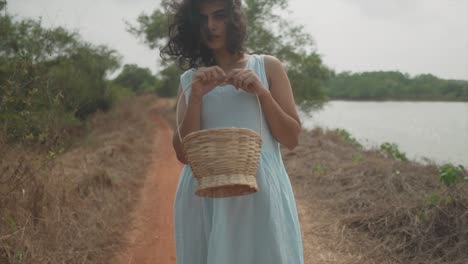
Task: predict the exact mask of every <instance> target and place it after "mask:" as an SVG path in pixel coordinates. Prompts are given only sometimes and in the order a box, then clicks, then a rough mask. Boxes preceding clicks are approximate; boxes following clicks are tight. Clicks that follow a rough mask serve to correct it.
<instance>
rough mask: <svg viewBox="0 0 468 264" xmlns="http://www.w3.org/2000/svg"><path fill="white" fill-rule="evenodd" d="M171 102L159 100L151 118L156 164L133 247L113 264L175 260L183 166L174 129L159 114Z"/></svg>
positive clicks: (149, 177) (147, 182)
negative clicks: (176, 198)
mask: <svg viewBox="0 0 468 264" xmlns="http://www.w3.org/2000/svg"><path fill="white" fill-rule="evenodd" d="M170 106H171V101H167V100H158V101H157V103H156V104H155V106H154V110H152V111H150V118H152V120H154V122H155V123H156V125H157V131H158V133H156V139H155V140H154V149H155V150H156V151H155V155H154V162H153V165H152V166H150V167H149V171H148V172H147V175H146V180H145V183H144V187H143V189H142V190H141V193H140V195H141V198H140V199H139V201H140V202H139V204H138V205H137V207H136V209H135V214H134V216H133V219H134V220H133V223H134V224H133V229H132V230H131V232H130V233H129V240H130V241H131V246H130V247H129V248H128V249H127V250H126V251H125V252H123V253H121V254H119V255H118V256H117V257H116V258H117V260H115V261H111V262H110V263H120V264H130V263H136V264H145V263H151V264H159V263H161V264H171V263H176V261H175V243H174V234H173V233H174V232H173V229H174V224H173V207H172V206H173V202H174V196H175V191H176V188H177V181H178V176H179V173H180V171H181V169H182V164H181V163H180V162H179V161H178V160H177V159H176V155H175V153H174V150H173V149H172V144H170V142H172V129H171V127H170V126H169V124H168V123H167V121H166V120H165V119H164V118H163V117H161V116H160V115H159V114H158V113H159V112H160V110H163V109H164V108H167V107H170Z"/></svg>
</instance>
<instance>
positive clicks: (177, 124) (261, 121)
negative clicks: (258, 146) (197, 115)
mask: <svg viewBox="0 0 468 264" xmlns="http://www.w3.org/2000/svg"><path fill="white" fill-rule="evenodd" d="M198 81H199V80H195V81H192V82H191V83H190V84H189V85H188V86H187V88H186V89H182V93H181V94H180V96H179V98H178V99H177V104H176V127H177V135H178V136H179V140H180V142H181V143H182V136H181V135H180V125H179V104H180V99H181V98H182V96H183V95H184V93H185V91H186V90H188V89H190V88H192V85H193V84H194V83H196V82H198ZM255 97H256V98H257V103H258V109H259V111H258V112H259V113H260V114H259V116H260V137H261V136H262V134H263V117H262V106H261V104H260V99H259V98H258V95H256V96H255Z"/></svg>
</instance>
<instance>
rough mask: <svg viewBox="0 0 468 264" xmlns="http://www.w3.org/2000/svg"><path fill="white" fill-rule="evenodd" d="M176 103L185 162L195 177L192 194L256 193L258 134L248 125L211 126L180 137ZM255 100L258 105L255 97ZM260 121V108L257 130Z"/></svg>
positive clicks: (219, 196)
mask: <svg viewBox="0 0 468 264" xmlns="http://www.w3.org/2000/svg"><path fill="white" fill-rule="evenodd" d="M193 83H194V82H192V83H191V84H190V87H189V88H191V85H192V84H193ZM187 89H188V88H187ZM184 92H185V90H184ZM182 95H183V93H182V94H181V96H180V97H179V100H178V101H180V98H182ZM179 103H180V102H178V103H177V108H176V125H177V129H178V132H179V140H180V141H181V142H182V148H183V151H184V153H185V156H186V158H187V161H188V164H189V165H190V168H191V169H192V172H193V175H194V176H195V178H196V179H197V190H196V192H195V194H196V195H198V196H205V197H212V198H221V197H230V196H239V195H246V194H251V193H255V192H257V191H258V186H257V180H256V174H257V169H258V164H259V157H260V149H261V145H262V138H261V135H259V134H258V133H257V132H255V131H253V130H251V129H247V128H213V129H203V130H199V131H195V132H192V133H190V134H188V135H186V136H185V137H184V138H183V139H182V138H181V136H180V125H179V121H178V109H179V107H178V106H179ZM257 103H258V104H259V107H260V101H259V100H258V97H257ZM261 122H262V117H261V108H260V131H262V124H261Z"/></svg>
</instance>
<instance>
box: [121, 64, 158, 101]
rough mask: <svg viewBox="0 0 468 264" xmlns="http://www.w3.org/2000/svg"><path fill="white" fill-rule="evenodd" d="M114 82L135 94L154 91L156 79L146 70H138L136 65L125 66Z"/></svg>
mask: <svg viewBox="0 0 468 264" xmlns="http://www.w3.org/2000/svg"><path fill="white" fill-rule="evenodd" d="M114 82H115V83H116V84H117V85H120V86H121V87H127V88H128V89H130V90H131V91H133V93H135V94H142V93H143V92H145V91H154V90H155V88H156V87H155V86H156V78H155V77H154V76H153V74H152V73H151V71H150V70H149V69H148V68H140V67H138V65H136V64H126V65H124V68H123V70H122V72H121V73H120V74H119V75H118V76H117V77H116V78H115V80H114Z"/></svg>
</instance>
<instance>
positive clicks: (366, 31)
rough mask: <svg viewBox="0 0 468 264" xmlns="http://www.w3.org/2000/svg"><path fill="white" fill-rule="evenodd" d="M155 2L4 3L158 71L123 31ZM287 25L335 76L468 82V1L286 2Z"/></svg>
mask: <svg viewBox="0 0 468 264" xmlns="http://www.w3.org/2000/svg"><path fill="white" fill-rule="evenodd" d="M158 3H159V1H157V0H151V1H150V0H92V1H91V0H80V1H76V0H8V11H9V13H10V14H16V15H18V17H20V18H24V17H29V18H38V17H42V21H43V25H44V26H47V27H49V26H63V27H66V28H67V29H70V30H76V31H78V32H79V33H80V34H81V36H82V38H83V39H84V40H86V41H89V42H92V43H95V44H105V45H107V46H109V47H111V48H113V49H116V50H117V51H118V52H119V53H120V54H121V55H122V56H123V63H136V64H139V65H140V66H142V67H148V68H150V69H151V71H153V72H155V71H156V70H157V67H158V60H159V55H158V52H157V51H154V50H150V49H149V48H147V47H146V46H145V45H144V44H142V43H140V41H138V40H137V39H135V37H133V36H132V35H130V34H129V33H127V32H126V30H125V23H124V21H130V22H132V23H133V22H134V21H135V20H136V18H137V17H138V15H139V14H140V13H142V12H145V13H150V12H151V11H152V10H154V9H155V7H157V6H158ZM289 11H290V14H289V15H288V17H289V19H293V20H294V21H295V22H296V23H298V24H302V25H304V26H305V29H306V32H308V33H310V34H311V35H312V36H313V38H314V40H315V43H316V47H317V51H318V52H319V53H320V54H321V55H322V58H323V61H324V63H325V64H326V65H328V66H330V67H331V68H333V69H335V70H336V71H338V72H340V71H352V72H359V71H377V70H399V71H402V72H406V73H409V74H411V75H416V74H421V73H431V74H434V75H436V76H439V77H441V78H448V79H465V80H468V15H467V14H468V0H290V1H289Z"/></svg>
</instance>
